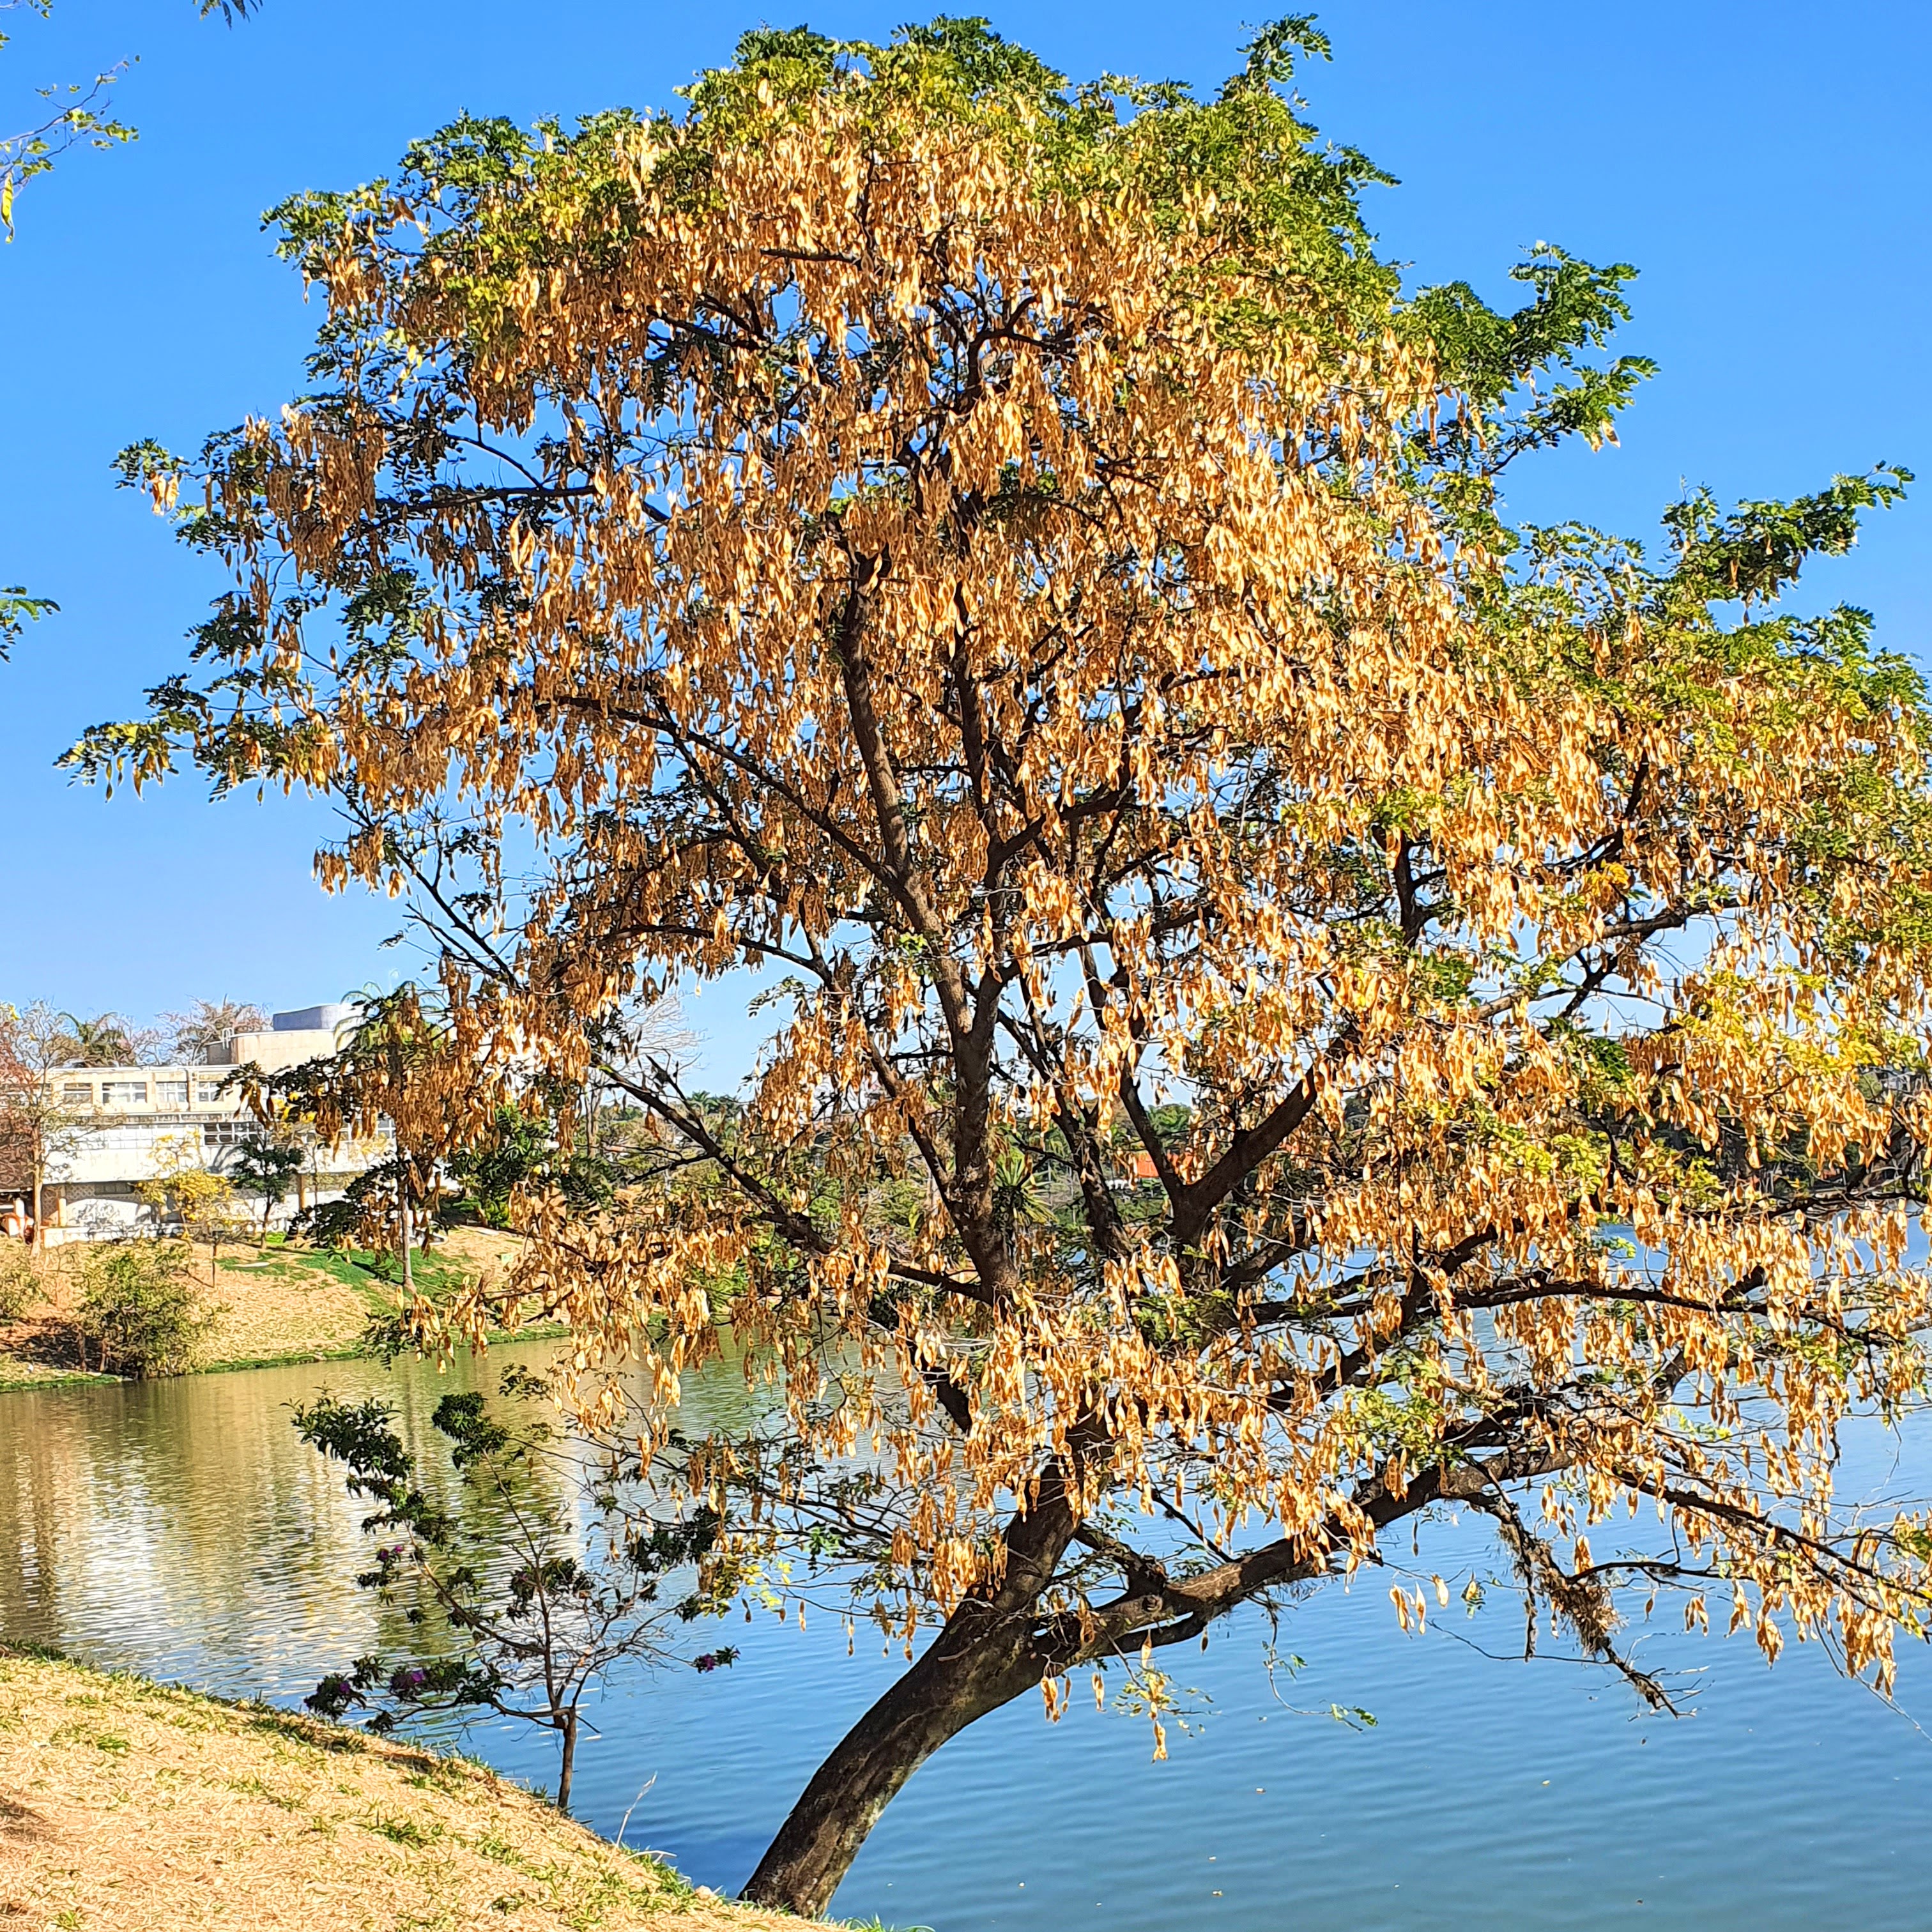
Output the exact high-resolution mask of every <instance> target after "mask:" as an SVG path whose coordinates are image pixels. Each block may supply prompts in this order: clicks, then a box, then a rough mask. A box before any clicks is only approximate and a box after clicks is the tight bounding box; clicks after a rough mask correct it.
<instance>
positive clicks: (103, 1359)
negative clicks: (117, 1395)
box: [75, 1241, 220, 1379]
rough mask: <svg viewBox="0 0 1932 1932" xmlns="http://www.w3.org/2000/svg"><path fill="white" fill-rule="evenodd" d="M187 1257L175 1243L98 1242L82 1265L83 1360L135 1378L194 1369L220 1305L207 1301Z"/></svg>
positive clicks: (80, 1331)
mask: <svg viewBox="0 0 1932 1932" xmlns="http://www.w3.org/2000/svg"><path fill="white" fill-rule="evenodd" d="M187 1263H188V1255H187V1250H186V1249H185V1248H184V1247H181V1245H180V1244H179V1243H178V1242H174V1241H167V1242H161V1241H125V1242H117V1243H115V1244H112V1245H108V1244H101V1245H98V1246H96V1247H95V1248H94V1250H92V1253H89V1256H88V1257H87V1259H86V1262H84V1263H83V1265H82V1268H81V1275H80V1280H81V1298H80V1313H79V1316H78V1319H77V1322H76V1324H75V1327H76V1331H77V1335H78V1337H79V1340H80V1353H81V1365H82V1367H87V1366H89V1364H90V1363H91V1364H92V1366H93V1367H95V1368H98V1369H100V1370H102V1371H103V1372H104V1373H107V1374H109V1375H116V1376H133V1377H135V1378H136V1379H145V1378H146V1377H148V1376H178V1375H182V1374H185V1373H187V1370H190V1369H191V1368H193V1367H194V1364H195V1359H196V1356H197V1355H199V1353H200V1349H201V1345H202V1342H203V1340H205V1338H206V1337H207V1334H208V1331H209V1329H211V1328H212V1327H213V1326H214V1323H215V1322H216V1320H217V1319H218V1316H219V1313H220V1311H219V1310H215V1309H211V1308H209V1307H205V1305H204V1304H202V1301H201V1299H200V1298H199V1295H197V1293H196V1289H195V1286H194V1284H193V1282H191V1281H190V1280H189V1278H188V1272H187Z"/></svg>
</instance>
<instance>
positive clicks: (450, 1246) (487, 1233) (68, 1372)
mask: <svg viewBox="0 0 1932 1932" xmlns="http://www.w3.org/2000/svg"><path fill="white" fill-rule="evenodd" d="M518 1247H519V1241H518V1238H517V1236H516V1235H507V1234H501V1233H499V1232H496V1230H494V1229H488V1228H453V1229H450V1230H449V1232H447V1233H446V1234H444V1235H440V1236H439V1238H437V1243H436V1246H435V1247H434V1250H432V1252H431V1254H430V1256H428V1259H427V1260H425V1261H422V1262H419V1263H418V1265H417V1272H418V1276H419V1280H420V1282H421V1283H422V1286H425V1287H427V1288H428V1289H430V1290H431V1292H437V1291H438V1290H440V1289H447V1288H450V1287H452V1286H455V1283H456V1282H457V1280H458V1278H459V1277H475V1275H477V1274H482V1273H486V1272H487V1273H501V1272H502V1271H503V1270H505V1269H506V1268H508V1267H509V1266H510V1265H511V1264H512V1263H513V1262H514V1261H515V1259H516V1256H517V1250H518ZM86 1252H87V1250H86V1247H84V1246H83V1244H80V1243H78V1242H76V1243H73V1244H68V1245H65V1246H63V1247H57V1248H55V1249H53V1250H51V1251H50V1253H49V1254H48V1256H47V1257H46V1273H45V1274H44V1276H43V1283H44V1289H45V1292H44V1293H43V1295H42V1297H41V1298H40V1300H39V1301H37V1302H36V1303H34V1304H32V1305H31V1306H30V1307H28V1310H27V1311H26V1314H25V1315H24V1316H23V1318H22V1319H20V1320H19V1321H17V1322H0V1389H6V1388H31V1387H34V1386H36V1385H43V1384H46V1383H49V1382H65V1381H69V1380H71V1379H73V1378H74V1376H76V1375H77V1374H79V1373H82V1370H81V1368H80V1361H79V1359H78V1357H77V1355H76V1353H75V1351H74V1343H73V1340H72V1337H71V1328H70V1316H71V1312H72V1310H73V1308H74V1304H75V1302H76V1301H77V1299H78V1297H79V1289H78V1287H77V1275H78V1273H79V1270H80V1264H81V1262H82V1260H83V1259H84V1257H85V1256H86ZM372 1259H374V1258H373V1257H366V1256H365V1257H362V1258H361V1259H356V1258H353V1257H345V1256H342V1255H341V1254H339V1253H336V1252H335V1251H333V1250H328V1249H304V1248H295V1247H266V1248H263V1247H257V1246H256V1245H255V1244H254V1243H252V1242H249V1241H241V1242H229V1243H226V1244H224V1245H223V1247H222V1248H221V1250H220V1253H219V1254H218V1255H214V1256H211V1255H210V1253H209V1251H208V1249H207V1248H206V1247H199V1246H197V1247H195V1248H194V1249H193V1264H192V1269H191V1272H192V1274H193V1277H194V1280H195V1281H196V1283H197V1284H198V1285H199V1287H200V1289H201V1292H202V1295H203V1297H204V1298H205V1300H206V1301H208V1303H209V1304H212V1305H213V1306H214V1307H217V1308H218V1309H219V1310H220V1317H219V1319H217V1322H216V1323H215V1325H214V1329H213V1331H212V1332H211V1334H210V1336H209V1337H208V1341H207V1343H206V1344H205V1346H204V1347H203V1349H202V1353H201V1357H200V1361H199V1366H200V1367H203V1368H210V1369H217V1368H236V1367H242V1366H244V1365H245V1364H260V1363H265V1362H279V1361H326V1360H328V1359H329V1358H331V1357H332V1356H341V1355H353V1354H354V1353H355V1352H356V1350H357V1349H358V1347H359V1345H360V1343H361V1340H362V1334H363V1331H365V1328H367V1327H368V1324H369V1322H370V1320H371V1318H372V1317H374V1316H381V1315H383V1314H386V1313H388V1312H389V1310H391V1309H392V1308H393V1307H394V1306H395V1301H394V1290H393V1289H392V1287H391V1286H390V1285H389V1283H387V1282H386V1280H384V1279H383V1277H382V1275H381V1274H379V1273H377V1272H375V1271H374V1270H372V1268H371V1267H370V1266H369V1265H368V1263H369V1262H370V1261H371V1260H372ZM211 1267H212V1270H213V1276H214V1279H213V1281H212V1283H210V1280H209V1274H210V1269H211Z"/></svg>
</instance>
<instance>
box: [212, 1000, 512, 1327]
mask: <svg viewBox="0 0 1932 1932" xmlns="http://www.w3.org/2000/svg"><path fill="white" fill-rule="evenodd" d="M508 1084H509V1083H508V1081H507V1079H505V1076H504V1075H503V1074H502V1073H501V1072H500V1071H493V1070H486V1069H485V1068H484V1067H483V1066H482V1064H481V1052H480V1051H479V1046H478V1042H477V1040H475V1037H474V1034H473V1032H472V1030H471V1028H470V1027H469V1022H468V1015H467V1010H466V1007H464V1006H463V1004H462V1003H460V1002H456V1003H452V1002H449V1001H441V1000H440V999H439V998H437V996H436V995H434V994H433V993H431V992H426V991H425V989H423V988H422V987H419V986H416V985H414V984H413V983H410V982H408V981H405V982H404V984H403V985H401V986H398V987H397V988H396V989H395V990H394V991H393V992H387V993H375V992H371V993H368V994H366V995H364V996H363V997H362V998H361V999H360V1000H359V1001H357V1002H356V1017H355V1019H353V1021H352V1022H350V1024H349V1025H348V1026H347V1027H346V1028H344V1030H343V1031H342V1034H341V1042H340V1044H339V1046H338V1049H337V1050H336V1052H335V1053H334V1054H332V1055H329V1056H327V1057H326V1058H322V1059H319V1060H312V1061H307V1062H305V1064H302V1066H299V1067H290V1068H286V1069H281V1070H276V1071H275V1072H272V1073H269V1074H266V1075H264V1076H259V1077H256V1078H254V1079H251V1081H250V1082H249V1083H248V1085H247V1087H246V1088H245V1092H246V1094H247V1096H248V1100H249V1103H250V1105H251V1106H252V1107H253V1108H254V1110H255V1112H256V1113H257V1115H258V1117H259V1118H260V1119H262V1120H263V1121H265V1122H268V1123H274V1122H277V1121H290V1120H294V1121H302V1122H304V1123H305V1124H308V1127H310V1128H311V1130H312V1131H313V1132H314V1133H315V1135H316V1136H317V1138H318V1139H319V1140H320V1142H323V1144H325V1145H339V1144H340V1142H342V1141H343V1140H344V1139H350V1138H356V1139H373V1138H374V1136H376V1135H377V1133H380V1131H381V1130H382V1129H383V1127H384V1126H385V1124H386V1125H387V1127H388V1128H389V1131H390V1132H391V1133H392V1134H393V1136H394V1137H395V1151H394V1152H393V1153H392V1154H390V1155H389V1157H387V1158H386V1159H385V1160H380V1161H377V1162H374V1163H371V1166H369V1167H368V1168H367V1169H365V1171H364V1172H363V1173H362V1175H359V1177H358V1178H357V1181H356V1184H355V1186H354V1187H353V1188H352V1189H351V1190H350V1198H351V1199H353V1202H354V1203H355V1206H356V1216H357V1219H358V1221H359V1224H360V1226H361V1227H362V1229H363V1231H364V1232H365V1233H366V1234H367V1235H368V1238H370V1239H371V1241H372V1242H374V1243H377V1244H383V1245H393V1246H394V1247H395V1250H396V1255H397V1259H398V1262H399V1264H400V1266H401V1280H402V1288H403V1293H404V1298H405V1299H406V1300H407V1298H409V1297H410V1296H411V1295H413V1293H414V1292H415V1277H414V1272H413V1262H412V1261H411V1259H410V1256H411V1254H412V1253H413V1250H414V1249H415V1247H416V1244H417V1241H418V1239H419V1237H421V1236H426V1235H428V1233H429V1232H430V1231H431V1228H432V1226H433V1225H434V1221H433V1217H434V1213H435V1211H436V1207H437V1203H438V1202H439V1201H440V1199H441V1198H442V1193H443V1180H444V1175H445V1173H446V1169H447V1167H448V1165H449V1162H450V1160H451V1159H452V1157H453V1156H455V1154H457V1153H458V1151H460V1150H462V1149H463V1148H469V1147H472V1146H475V1145H476V1144H477V1143H478V1141H479V1140H480V1139H482V1138H483V1137H484V1136H486V1135H487V1132H488V1125H487V1124H488V1123H489V1122H490V1120H491V1119H492V1118H493V1117H494V1113H495V1109H496V1106H497V1105H498V1104H499V1103H500V1102H501V1101H502V1099H503V1098H505V1096H506V1094H507V1092H508ZM330 1218H331V1219H332V1220H340V1219H341V1217H340V1216H337V1217H330Z"/></svg>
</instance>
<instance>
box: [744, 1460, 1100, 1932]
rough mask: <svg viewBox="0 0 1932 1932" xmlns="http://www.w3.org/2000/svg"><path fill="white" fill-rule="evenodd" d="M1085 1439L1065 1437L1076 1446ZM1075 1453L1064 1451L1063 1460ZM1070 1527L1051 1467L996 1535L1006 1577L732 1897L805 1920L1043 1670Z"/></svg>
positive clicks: (855, 1744)
mask: <svg viewBox="0 0 1932 1932" xmlns="http://www.w3.org/2000/svg"><path fill="white" fill-rule="evenodd" d="M1088 1433H1089V1432H1088V1430H1087V1429H1086V1428H1085V1427H1082V1428H1079V1429H1076V1431H1075V1435H1076V1442H1077V1440H1078V1439H1079V1438H1082V1437H1083V1436H1086V1435H1087V1434H1088ZM1075 1453H1076V1454H1079V1453H1080V1451H1079V1448H1077V1447H1076V1452H1075ZM1079 1526H1080V1521H1079V1517H1078V1516H1076V1514H1075V1513H1074V1510H1073V1505H1072V1504H1071V1503H1070V1501H1069V1499H1068V1495H1067V1483H1066V1480H1065V1472H1064V1470H1063V1469H1061V1468H1060V1466H1058V1465H1057V1464H1056V1465H1055V1466H1052V1468H1050V1469H1049V1470H1048V1472H1047V1473H1046V1476H1045V1477H1044V1478H1043V1480H1042V1481H1041V1483H1040V1493H1039V1495H1038V1496H1037V1499H1035V1501H1034V1505H1033V1506H1032V1508H1031V1509H1029V1510H1028V1511H1026V1512H1025V1514H1023V1515H1020V1516H1016V1517H1014V1518H1013V1520H1011V1521H1010V1523H1008V1524H1007V1532H1006V1544H1007V1567H1006V1574H1005V1575H1004V1577H1002V1578H1001V1580H1000V1582H999V1583H998V1585H997V1586H995V1587H994V1588H993V1589H992V1590H991V1591H989V1592H988V1593H987V1594H986V1595H984V1596H979V1597H969V1598H967V1600H966V1601H965V1602H964V1603H962V1604H960V1606H959V1608H958V1609H956V1610H955V1611H954V1612H953V1614H952V1615H951V1616H950V1617H948V1618H947V1620H946V1623H945V1625H944V1628H942V1629H941V1631H940V1633H939V1634H938V1636H937V1637H935V1638H934V1639H933V1640H932V1643H930V1644H929V1646H927V1647H926V1649H925V1650H924V1651H923V1652H922V1653H921V1654H920V1655H919V1657H918V1658H916V1660H915V1661H914V1662H913V1665H912V1667H911V1668H910V1670H907V1672H906V1673H905V1675H904V1676H903V1677H901V1678H900V1679H898V1682H896V1683H895V1684H894V1685H892V1688H891V1689H890V1690H889V1691H886V1694H885V1695H884V1696H883V1697H880V1699H879V1700H878V1701H877V1703H875V1704H874V1705H873V1706H872V1707H871V1709H870V1710H868V1712H866V1713H865V1715H864V1716H863V1717H862V1718H860V1719H859V1721H858V1722H857V1723H856V1724H854V1725H853V1727H852V1728H851V1729H850V1730H849V1731H847V1733H845V1735H844V1737H843V1738H841V1739H840V1740H839V1742H838V1744H837V1745H836V1746H835V1748H833V1750H832V1754H831V1756H830V1757H828V1758H826V1760H825V1761H824V1763H823V1764H821V1765H820V1766H819V1767H818V1769H817V1771H815V1772H813V1773H812V1775H811V1783H810V1784H808V1785H806V1787H805V1790H803V1791H802V1793H800V1794H799V1799H798V1802H797V1803H796V1804H795V1805H793V1807H792V1808H791V1812H790V1816H789V1817H787V1819H786V1820H785V1821H784V1823H783V1824H782V1825H781V1826H779V1828H778V1836H777V1837H776V1838H774V1839H773V1840H772V1842H771V1844H770V1846H769V1847H768V1848H767V1849H766V1852H765V1855H764V1856H763V1858H760V1860H759V1861H758V1868H757V1870H756V1871H754V1873H752V1874H751V1879H750V1882H748V1884H747V1885H745V1890H744V1892H743V1894H742V1896H743V1897H745V1899H747V1900H749V1901H750V1902H751V1903H753V1904H755V1905H766V1906H778V1907H780V1908H781V1909H784V1910H785V1911H788V1912H797V1913H798V1914H799V1915H801V1916H802V1917H804V1918H818V1917H820V1916H821V1915H823V1912H824V1910H825V1908H826V1906H827V1905H829V1903H831V1900H832V1894H833V1893H834V1892H835V1891H837V1890H838V1882H839V1880H840V1879H842V1878H843V1877H844V1876H845V1873H846V1872H847V1870H848V1869H849V1868H850V1865H851V1863H852V1861H853V1858H856V1856H857V1855H858V1852H859V1846H861V1845H862V1844H863V1843H865V1836H866V1834H867V1833H868V1832H870V1831H871V1829H872V1827H873V1826H874V1825H876V1824H877V1823H878V1821H879V1814H880V1813H881V1812H882V1811H884V1810H885V1808H886V1805H889V1803H890V1802H892V1799H894V1798H895V1797H896V1796H898V1792H899V1790H900V1788H901V1787H902V1786H903V1785H904V1783H905V1781H906V1780H907V1778H910V1777H911V1775H913V1772H916V1770H917V1769H919V1766H921V1765H922V1764H923V1763H925V1762H926V1760H927V1759H928V1758H929V1757H931V1756H932V1754H933V1753H934V1752H935V1751H937V1750H938V1748H939V1747H940V1746H941V1745H943V1744H944V1743H945V1742H947V1739H950V1738H953V1737H956V1736H958V1735H959V1733H960V1732H962V1731H963V1730H965V1728H966V1727H967V1726H968V1724H971V1723H973V1722H974V1720H975V1719H977V1718H983V1717H984V1716H985V1715H986V1713H987V1712H989V1711H997V1710H998V1709H999V1708H1000V1706H1001V1705H1003V1704H1010V1703H1012V1702H1013V1700H1014V1699H1015V1698H1016V1697H1019V1696H1021V1695H1022V1694H1024V1693H1025V1692H1026V1691H1029V1690H1031V1689H1032V1688H1033V1687H1034V1685H1037V1683H1039V1682H1040V1679H1041V1678H1042V1677H1043V1676H1044V1675H1046V1673H1047V1672H1048V1671H1049V1670H1050V1669H1052V1668H1054V1667H1055V1665H1054V1664H1052V1663H1051V1662H1050V1661H1049V1660H1048V1659H1046V1658H1044V1657H1043V1655H1042V1652H1041V1651H1040V1648H1039V1646H1038V1645H1037V1641H1036V1636H1037V1628H1038V1625H1037V1619H1038V1616H1039V1611H1040V1598H1041V1597H1042V1595H1043V1594H1044V1593H1045V1592H1046V1589H1047V1588H1048V1586H1049V1585H1050V1584H1051V1583H1052V1580H1053V1575H1054V1572H1055V1570H1056V1569H1057V1568H1058V1566H1059V1563H1060V1559H1061V1557H1062V1556H1064V1555H1065V1554H1066V1553H1067V1545H1068V1544H1070V1543H1071V1542H1072V1541H1073V1537H1074V1533H1075V1532H1076V1531H1077V1530H1078V1529H1079Z"/></svg>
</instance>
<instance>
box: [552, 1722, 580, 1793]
mask: <svg viewBox="0 0 1932 1932" xmlns="http://www.w3.org/2000/svg"><path fill="white" fill-rule="evenodd" d="M556 1727H557V1729H558V1730H559V1731H561V1732H562V1733H563V1751H562V1758H561V1760H560V1761H559V1764H558V1766H557V1772H556V1808H557V1809H558V1810H559V1811H568V1810H569V1809H570V1774H571V1766H573V1765H574V1763H575V1762H576V1758H577V1713H576V1712H574V1711H566V1712H564V1714H563V1715H562V1717H561V1718H559V1719H558V1720H557V1721H556Z"/></svg>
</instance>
